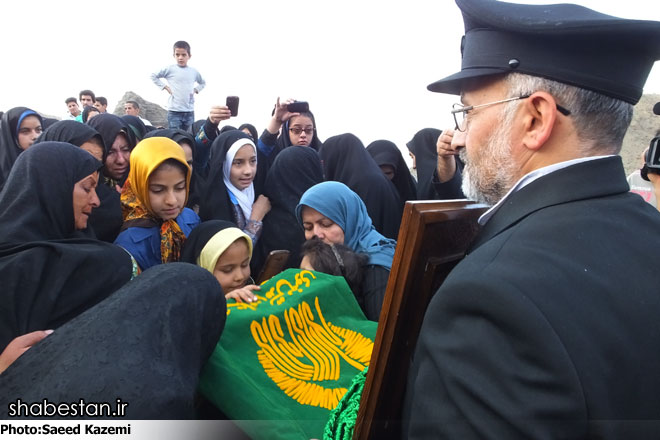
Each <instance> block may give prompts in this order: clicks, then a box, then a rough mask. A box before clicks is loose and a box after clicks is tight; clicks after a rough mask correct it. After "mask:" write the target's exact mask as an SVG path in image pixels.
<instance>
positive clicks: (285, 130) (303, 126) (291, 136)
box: [258, 98, 322, 163]
mask: <svg viewBox="0 0 660 440" xmlns="http://www.w3.org/2000/svg"><path fill="white" fill-rule="evenodd" d="M294 102H295V101H294V100H292V99H288V100H286V101H284V102H280V98H277V102H276V104H275V109H274V111H273V117H272V118H271V120H270V122H269V123H268V125H267V126H266V129H265V130H264V132H263V133H262V134H261V137H260V138H259V142H258V146H259V150H260V151H261V152H262V153H264V154H265V155H266V156H268V157H269V160H270V162H271V163H272V161H273V159H274V158H275V156H276V155H277V154H278V153H279V152H280V151H282V150H283V149H284V148H286V147H291V146H301V147H312V148H313V149H315V150H316V151H318V150H319V148H321V145H322V142H321V140H320V139H319V137H318V136H317V134H316V121H315V120H314V115H313V114H312V113H311V112H310V111H309V110H308V111H306V112H301V113H297V112H291V111H289V108H288V106H289V105H290V104H293V103H294ZM280 129H281V132H280Z"/></svg>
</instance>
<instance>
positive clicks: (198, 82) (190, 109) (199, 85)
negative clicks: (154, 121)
mask: <svg viewBox="0 0 660 440" xmlns="http://www.w3.org/2000/svg"><path fill="white" fill-rule="evenodd" d="M174 59H175V60H176V64H173V65H171V66H168V67H165V68H164V69H161V70H160V71H159V72H157V73H153V74H151V80H152V81H153V82H154V84H156V85H157V86H158V87H160V89H161V90H163V89H164V90H167V93H169V94H170V98H169V100H168V111H167V122H168V124H169V128H180V129H182V130H189V129H190V127H192V124H193V121H194V120H195V94H196V93H199V92H201V91H202V89H203V88H204V87H205V86H206V81H204V79H203V78H202V75H200V73H199V72H198V71H197V69H195V68H194V67H190V66H188V60H189V59H190V45H189V44H188V43H187V42H185V41H177V42H176V43H174ZM161 78H164V79H166V80H167V84H166V83H164V82H163V81H161Z"/></svg>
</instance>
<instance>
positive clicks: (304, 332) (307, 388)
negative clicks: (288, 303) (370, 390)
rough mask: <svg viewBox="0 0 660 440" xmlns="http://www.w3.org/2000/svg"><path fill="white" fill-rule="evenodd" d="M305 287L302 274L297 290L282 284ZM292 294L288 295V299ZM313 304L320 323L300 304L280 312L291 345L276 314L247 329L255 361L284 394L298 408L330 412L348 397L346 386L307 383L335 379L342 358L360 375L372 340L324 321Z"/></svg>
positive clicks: (306, 304) (308, 306)
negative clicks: (253, 343)
mask: <svg viewBox="0 0 660 440" xmlns="http://www.w3.org/2000/svg"><path fill="white" fill-rule="evenodd" d="M302 273H303V272H301V274H302ZM310 274H311V273H310ZM312 277H313V274H312ZM280 281H282V280H280ZM305 282H306V283H305ZM308 283H309V280H306V279H304V277H303V276H301V277H298V276H296V285H295V286H291V284H290V283H288V282H287V283H282V285H284V284H287V285H288V286H290V287H291V290H297V288H298V287H299V286H300V285H302V284H307V286H308V285H309V284H308ZM279 284H280V283H279V281H278V289H277V290H278V291H279V292H280V293H283V292H281V286H280V285H279ZM291 290H289V292H287V293H288V294H289V295H291V293H290V292H291ZM267 296H268V295H267ZM271 304H272V303H271ZM314 306H315V307H314V308H315V311H316V314H317V316H318V320H315V316H314V313H313V312H312V308H311V307H310V305H309V304H308V303H307V302H304V301H303V302H301V303H300V304H299V305H298V306H297V307H292V308H290V309H288V310H286V311H285V312H284V319H285V321H286V329H287V334H288V337H289V338H290V340H291V342H289V341H288V340H287V339H286V338H285V333H284V331H283V329H282V325H281V323H280V319H279V318H278V317H277V316H273V315H271V316H269V317H268V318H262V320H261V322H257V321H253V322H252V324H251V325H250V330H251V332H252V337H253V338H254V340H255V342H256V343H257V345H259V348H260V349H259V350H258V351H257V357H258V359H259V362H260V363H261V365H262V367H263V368H264V370H265V372H266V374H267V375H268V377H270V378H271V380H272V381H273V382H275V384H277V386H278V387H279V388H280V389H281V390H282V391H284V393H286V395H287V396H290V397H291V398H293V399H295V400H296V401H297V402H299V403H300V404H302V405H311V406H317V407H322V408H327V409H332V408H334V407H335V406H336V405H337V403H339V400H340V399H341V398H342V396H343V395H344V394H345V393H346V388H343V387H337V388H331V387H328V388H325V387H324V386H322V385H320V384H318V383H313V382H312V383H310V381H317V382H320V381H326V380H337V379H339V376H340V365H341V360H342V359H343V360H344V362H346V363H347V364H349V365H351V366H352V367H354V368H356V369H357V370H358V371H362V370H363V369H364V368H365V367H366V366H368V365H369V359H370V356H371V351H372V349H373V341H371V340H370V339H369V338H366V337H364V336H363V335H361V334H359V333H357V332H355V331H352V330H348V329H344V328H341V327H338V326H335V325H332V323H330V322H327V321H326V320H325V318H324V317H323V313H322V311H321V307H320V305H319V299H318V297H317V298H315V300H314Z"/></svg>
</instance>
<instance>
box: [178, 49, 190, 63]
mask: <svg viewBox="0 0 660 440" xmlns="http://www.w3.org/2000/svg"><path fill="white" fill-rule="evenodd" d="M174 59H175V60H176V63H177V64H178V65H179V66H180V67H186V66H187V65H188V60H189V59H190V55H188V51H187V50H185V49H181V48H180V47H177V48H175V49H174Z"/></svg>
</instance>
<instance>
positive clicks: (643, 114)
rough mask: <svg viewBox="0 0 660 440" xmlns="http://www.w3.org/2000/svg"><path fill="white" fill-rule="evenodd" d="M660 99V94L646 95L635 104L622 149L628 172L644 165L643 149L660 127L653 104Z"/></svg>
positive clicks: (659, 118) (624, 163) (659, 117)
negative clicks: (642, 160)
mask: <svg viewBox="0 0 660 440" xmlns="http://www.w3.org/2000/svg"><path fill="white" fill-rule="evenodd" d="M658 101H660V94H655V95H644V96H642V99H641V100H640V101H639V103H637V105H636V106H635V113H634V115H633V120H632V122H631V124H630V128H628V132H627V133H626V137H625V138H624V139H623V148H622V149H621V157H622V158H623V165H624V166H625V168H626V174H630V173H631V172H633V171H634V170H636V169H639V168H640V167H641V166H642V163H641V154H642V151H644V150H645V149H646V148H647V147H648V146H649V143H650V142H651V139H653V137H654V136H655V133H656V132H657V131H658V130H659V129H660V116H658V115H654V114H653V106H654V105H655V103H656V102H658Z"/></svg>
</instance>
